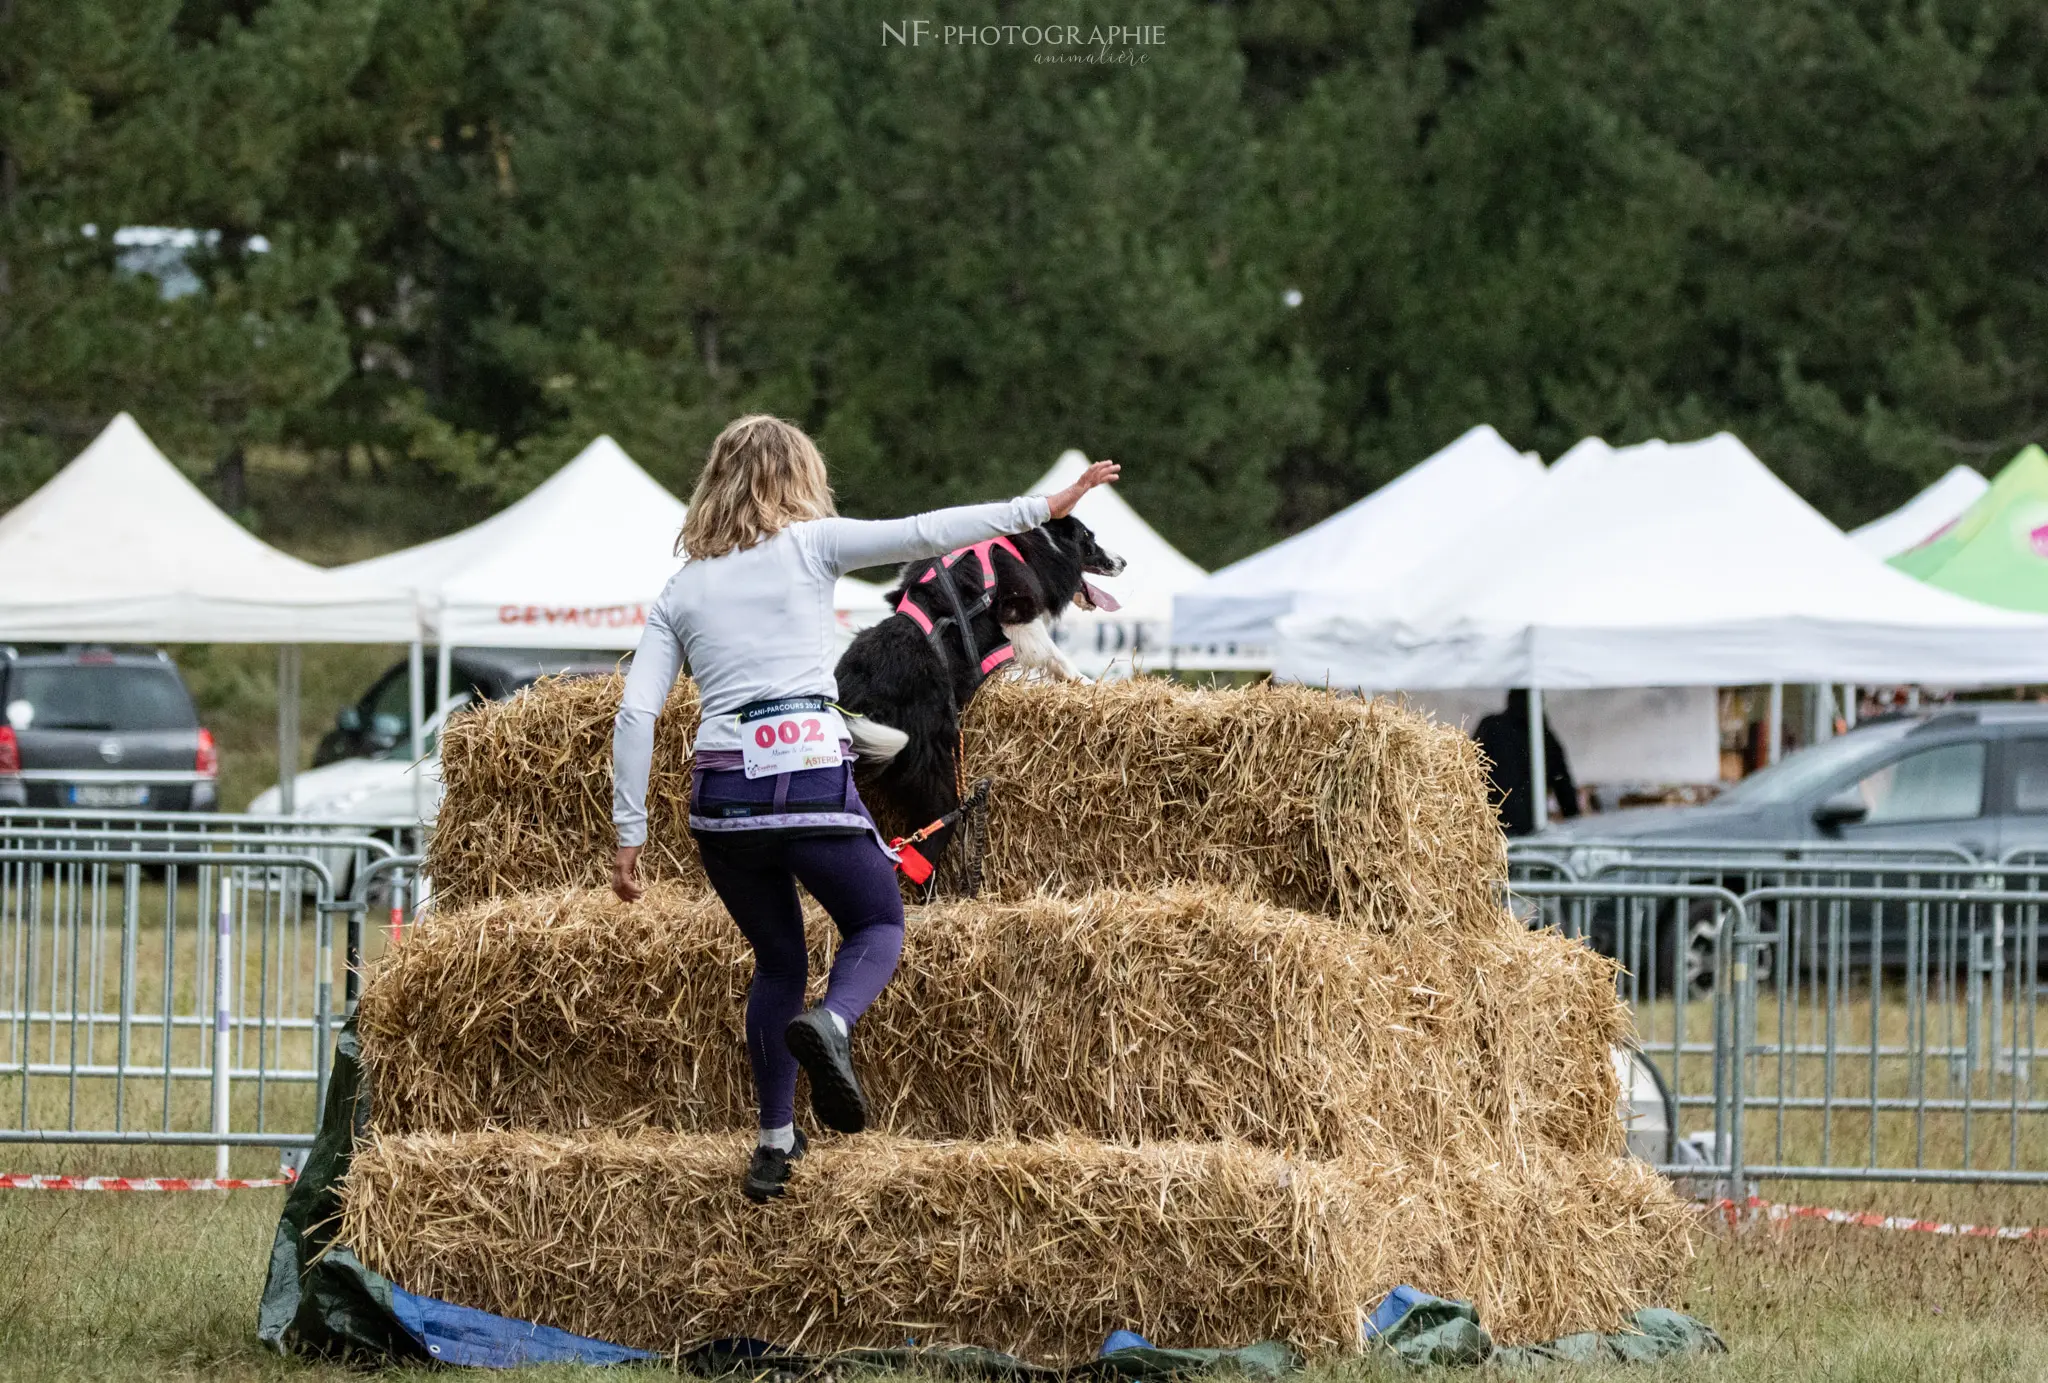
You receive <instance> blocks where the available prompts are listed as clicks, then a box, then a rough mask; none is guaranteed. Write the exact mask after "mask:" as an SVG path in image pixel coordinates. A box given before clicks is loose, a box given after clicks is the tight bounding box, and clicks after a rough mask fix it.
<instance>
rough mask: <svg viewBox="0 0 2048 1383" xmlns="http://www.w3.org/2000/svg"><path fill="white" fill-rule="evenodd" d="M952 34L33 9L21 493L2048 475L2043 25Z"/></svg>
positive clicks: (787, 11)
mask: <svg viewBox="0 0 2048 1383" xmlns="http://www.w3.org/2000/svg"><path fill="white" fill-rule="evenodd" d="M900 9H901V7H900V6H896V5H890V6H881V5H875V4H868V3H858V2H857V0H809V2H808V3H798V4H789V5H776V4H763V3H758V0H402V2H401V0H62V3H59V0H0V501H4V502H11V501H12V500H14V499H16V498H18V497H19V496H20V495H21V494H23V493H25V492H26V491H27V489H28V488H29V487H31V486H32V485H33V484H35V483H36V482H37V481H39V480H40V479H41V478H42V477H43V476H45V475H47V474H48V473H49V471H50V470H51V469H52V468H53V467H54V466H55V465H56V464H58V463H59V462H60V461H61V460H62V459H63V458H64V457H66V456H68V455H69V454H71V453H72V452H73V451H75V450H76V448H77V447H78V446H79V445H80V444H81V443H82V442H83V441H84V440H85V439H86V438H88V437H89V436H90V435H91V433H92V432H93V431H94V430H95V429H96V428H97V427H98V426H99V425H100V424H102V423H103V422H104V421H105V419H106V417H107V416H108V415H109V414H111V413H112V412H113V411H114V410H116V409H119V408H124V407H125V408H130V409H132V410H134V411H135V412H136V413H137V414H138V415H139V416H140V417H141V418H142V420H143V422H144V425H145V426H146V427H148V428H149V429H150V430H151V431H152V433H153V434H155V435H156V436H157V437H158V438H159V440H160V441H161V442H163V443H164V445H165V446H166V447H167V449H168V450H170V451H171V452H172V453H173V454H174V455H175V456H176V457H177V459H179V461H180V462H181V463H183V464H186V465H187V466H189V467H190V468H191V469H192V470H193V472H194V473H195V474H199V475H204V476H206V477H208V478H209V479H210V481H211V483H213V484H214V485H215V487H216V489H217V490H218V491H219V492H221V493H222V495H223V497H224V498H226V499H227V500H228V501H229V502H230V503H231V504H233V503H234V502H235V499H236V495H235V490H236V487H237V485H238V483H239V481H238V476H239V467H240V464H241V458H242V457H243V456H244V455H245V453H246V450H247V449H248V448H249V447H252V446H258V445H266V444H272V443H280V442H282V443H288V444H290V445H293V446H296V447H300V448H304V449H308V450H310V451H313V452H315V453H326V454H329V455H332V456H335V457H355V458H357V460H358V461H359V462H360V463H362V464H364V465H365V466H366V467H373V468H374V476H375V477H376V478H375V479H374V480H371V479H367V478H366V479H365V480H364V482H363V483H365V484H369V483H376V484H382V485H386V486H394V487H413V488H416V489H417V490H418V491H419V492H420V493H421V494H424V495H434V494H444V495H445V494H456V493H460V494H464V495H469V496H472V497H478V496H481V497H483V498H484V499H485V500H495V499H500V498H504V497H507V496H510V495H513V494H517V493H519V492H520V491H522V490H524V489H525V488H527V487H528V486H530V485H531V484H532V483H534V481H535V480H536V479H537V478H538V477H539V476H540V475H543V474H545V473H546V471H547V470H548V469H549V468H551V467H552V466H554V465H556V464H559V462H560V461H561V460H562V459H563V458H564V457H566V456H567V455H568V454H570V453H571V452H572V451H573V450H574V449H575V448H576V447H578V446H580V445H581V444H582V443H583V442H584V441H587V440H588V438H589V437H590V436H591V435H593V434H594V433H596V432H599V431H609V432H611V433H613V434H614V435H616V436H618V437H619V439H620V440H621V441H622V442H623V443H624V444H625V445H626V447H627V449H628V450H629V451H631V452H632V453H633V454H634V455H635V456H636V457H638V458H640V459H641V460H642V462H643V463H644V464H646V465H648V466H649V468H650V469H652V470H654V471H655V472H656V474H657V475H660V476H661V477H662V478H664V479H665V480H667V481H669V482H670V483H671V484H673V485H677V486H682V485H685V484H686V483H687V481H688V479H689V477H690V475H691V474H692V472H693V471H694V467H695V462H696V459H697V458H698V457H699V456H700V455H701V453H702V449H703V447H704V444H705V443H706V441H707V440H708V439H709V437H710V435H711V434H712V432H714V431H715V430H716V428H717V427H718V426H719V425H720V424H721V423H722V422H723V421H724V420H725V419H726V418H727V417H729V416H730V415H732V414H733V413H735V412H737V411H740V410H743V409H754V408H760V409H768V410H772V411H775V412H778V413H782V414H784V415H786V416H789V417H792V418H795V419H798V420H799V421H801V422H803V423H804V424H806V425H807V426H809V427H810V428H812V429H813V430H814V431H815V433H816V434H817V435H818V436H819V437H820V438H821V440H822V441H823V442H824V444H825V446H826V449H827V452H828V455H829V456H830V457H831V458H832V460H833V462H834V465H835V468H836V470H837V473H838V476H839V481H840V486H841V493H842V501H843V504H844V506H845V507H846V508H847V509H848V511H849V512H856V513H858V512H877V511H900V510H901V509H903V508H906V507H908V506H910V505H915V504H926V503H937V502H942V501H948V500H956V499H962V498H967V497H970V496H984V495H988V494H992V493H997V492H1001V491H1005V490H1008V489H1012V488H1014V487H1016V486H1017V485H1019V484H1020V483H1022V482H1024V481H1025V480H1027V479H1028V478H1030V477H1031V476H1032V475H1033V474H1035V473H1036V472H1037V471H1038V470H1040V469H1042V467H1043V466H1044V465H1045V464H1046V462H1047V460H1048V459H1049V458H1050V457H1051V456H1052V455H1053V454H1055V452H1057V451H1058V450H1059V449H1060V448H1062V447H1064V446H1067V445H1074V444H1079V445H1083V446H1085V447H1087V448H1088V449H1089V450H1090V451H1092V452H1094V453H1096V454H1099V455H1114V456H1117V457H1119V458H1121V459H1124V460H1126V461H1128V462H1130V463H1132V469H1131V472H1130V476H1129V482H1128V486H1127V488H1128V491H1129V493H1130V497H1131V498H1132V499H1133V501H1134V502H1136V503H1137V504H1138V505H1139V506H1140V507H1141V508H1142V509H1143V510H1144V511H1145V512H1146V513H1147V514H1148V515H1151V516H1153V517H1154V518H1155V521H1156V522H1158V523H1159V525H1160V526H1161V527H1162V528H1163V529H1164V530H1166V531H1167V533H1168V534H1169V535H1170V536H1171V537H1173V538H1174V539H1176V540H1177V541H1179V542H1180V543H1182V544H1183V545H1184V546H1185V547H1186V549H1187V550H1188V551H1189V552H1190V554H1191V555H1194V556H1195V557H1197V558H1198V559H1200V560H1204V561H1207V562H1210V563H1215V562H1220V561H1222V560H1225V559H1227V558H1230V557H1234V556H1238V555H1241V554H1243V553H1245V552H1248V551H1251V550H1253V549H1255V548H1256V547H1258V546H1261V545H1263V544H1264V543H1266V542H1268V541H1270V540H1271V539H1272V538H1273V537H1275V536H1277V534H1279V533H1280V532H1283V531H1286V530H1288V529H1291V528H1294V527H1298V526H1300V525H1301V524H1303V523H1306V522H1308V521H1310V520H1313V519H1315V518H1317V517H1319V516H1321V515H1322V514H1324V513H1327V512H1329V511H1330V510H1331V509H1333V508H1335V507H1337V506H1339V505H1341V504H1343V503H1346V502H1348V501H1350V500H1352V499H1354V498H1356V497H1357V496H1358V495H1360V494H1362V493H1364V492H1365V491H1366V490H1368V489H1369V488H1371V487H1372V486H1374V485H1376V484H1378V483H1380V482H1382V481H1384V480H1385V479H1387V478H1388V477H1390V476H1391V475H1393V474H1396V473H1398V472H1399V471H1400V470H1401V469H1402V468H1403V467H1405V466H1407V465H1408V464H1411V463H1412V462H1413V461H1414V460H1416V459H1417V458H1419V457H1420V456H1422V455H1424V454H1425V453H1427V452H1428V451H1430V450H1433V449H1434V448H1436V447H1438V446H1440V445H1442V444H1443V443H1444V442H1446V441H1448V440H1449V439H1450V438H1451V437H1453V436H1455V435H1456V434H1457V433H1458V432H1460V431H1462V430H1463V429H1464V428H1466V427H1468V426H1470V425H1471V424H1473V423H1475V422H1481V421H1486V422H1492V423H1493V424H1494V425H1495V426H1497V427H1499V428H1500V429H1501V431H1502V432H1503V433H1505V434H1506V435H1507V436H1508V437H1509V438H1511V439H1512V440H1514V441H1515V442H1516V443H1517V444H1518V445H1521V446H1525V447H1531V448H1536V449H1539V450H1541V451H1542V452H1544V453H1545V454H1546V455H1555V454H1557V453H1558V452H1560V451H1562V450H1563V449H1564V448H1565V447H1567V446H1569V445H1570V444H1571V443H1572V442H1573V441H1575V440H1577V439H1578V438H1579V437H1581V436H1583V435H1586V434H1589V433H1598V434H1600V435H1603V436H1606V437H1607V438H1609V439H1610V440H1613V441H1626V440H1635V439H1638V438H1641V437H1645V436H1651V435H1664V436H1672V437H1677V436H1690V435H1698V434H1701V433H1704V432H1707V431H1711V430H1714V429H1717V428H1729V429H1732V430H1734V431H1736V432H1738V433H1739V434H1740V435H1742V436H1743V437H1744V438H1745V439H1746V440H1748V441H1749V442H1750V444H1751V445H1752V446H1753V447H1754V448H1755V449H1756V450H1757V451H1758V452H1759V453H1760V454H1762V455H1763V456H1764V457H1765V458H1766V459H1767V460H1768V461H1770V462H1771V463H1772V464H1773V465H1774V466H1775V467H1776V468H1777V469H1778V470H1779V472H1780V473H1781V474H1782V475H1784V476H1785V477H1786V478H1787V479H1788V480H1789V481H1791V482H1792V483H1793V484H1794V485H1795V486H1796V487H1797V488H1799V489H1800V490H1801V491H1802V492H1804V493H1805V494H1807V495H1808V496H1809V497H1810V498H1812V499H1814V500H1815V502H1816V503H1818V504H1820V505H1821V506H1822V507H1823V508H1824V509H1825V510H1827V511H1828V512H1829V513H1830V514H1831V515H1832V516H1833V517H1835V518H1836V519H1837V520H1838V521H1842V522H1848V521H1851V520H1858V519H1861V518H1864V517H1868V516H1869V515H1870V514H1872V513H1875V512H1877V511H1879V510H1881V509H1882V508H1884V507H1886V506H1888V505H1890V504H1892V503H1895V502H1897V501H1898V500H1899V499H1901V498H1902V497H1903V496H1904V495H1905V494H1907V493H1909V492H1910V491H1911V490H1912V489H1913V488H1914V487H1915V486H1916V485H1918V484H1921V483H1924V482H1925V481H1926V480H1927V479H1929V478H1931V477H1932V476H1934V475H1936V474H1938V473H1939V472H1941V471H1942V470H1944V469H1946V468H1947V467H1948V466H1950V465H1953V464H1954V463H1955V462H1957V461H1958V460H1961V461H1966V462H1972V463H1978V464H1990V463H1995V462H1997V461H1999V460H2001V459H2002V458H2003V457H2004V456H2006V455H2007V454H2009V453H2010V452H2011V451H2012V450H2014V449H2016V448H2017V446H2018V445H2020V444H2021V443H2022V442H2024V441H2025V440H2028V439H2030V438H2033V437H2037V436H2039V435H2040V434H2042V433H2043V432H2044V431H2048V378H2044V374H2043V364H2044V362H2043V358H2042V357H2043V353H2044V350H2048V274H2044V272H2043V264H2044V260H2043V258H2042V255H2041V249H2040V246H2041V235H2042V227H2043V226H2044V225H2048V11H2044V10H2043V8H2042V7H2041V6H2040V5H2039V4H2038V3H2032V0H1970V2H1969V3H1962V2H1961V0H1692V2H1691V3H1687V4H1682V5H1675V4H1671V3H1669V0H1409V2H1408V3H1401V4H1395V3H1392V2H1391V0H1243V3H1239V4H1235V5H1226V4H1193V3H1165V0H1148V2H1147V3H1143V4H1129V5H1122V4H1120V5H1119V6H1114V7H1113V6H1110V5H1107V4H1103V3H1100V2H1099V0H1084V2H1083V3H1079V4H1074V3H1062V4H1054V3H1036V2H1035V0H1021V2H1019V3H997V2H996V0H984V2H983V3H965V2H964V0H962V2H961V3H940V4H938V5H936V6H934V8H933V9H932V10H931V11H929V12H928V13H927V14H926V16H925V17H926V18H928V19H929V20H930V21H931V23H932V26H933V28H932V30H931V31H930V32H932V33H935V32H936V31H937V30H938V28H939V26H942V25H946V24H954V25H967V24H975V23H983V22H986V23H990V24H995V23H1002V24H1010V25H1030V24H1047V23H1051V24H1058V25H1061V26H1066V25H1069V24H1079V25H1083V26H1095V25H1103V26H1108V25H1118V26H1125V25H1133V24H1138V23H1143V24H1146V25H1155V26H1160V28H1161V29H1162V30H1163V41H1161V42H1158V43H1155V44H1150V45H1143V46H1141V48H1140V49H1139V50H1138V51H1135V52H1126V53H1125V55H1124V56H1125V58H1126V59H1127V60H1125V61H1119V62H1115V63H1103V62H1094V63H1086V62H1072V61H1066V62H1049V61H1042V60H1041V59H1042V58H1044V57H1045V56H1047V50H1046V49H1045V48H1044V47H1043V46H1042V45H1041V46H1040V47H1037V48H1034V47H1031V46H1029V45H1025V44H1021V43H1011V44H998V45H993V46H989V45H983V44H977V43H963V42H950V43H949V42H941V41H937V40H936V39H935V38H933V37H931V36H927V37H926V38H925V39H924V41H923V42H921V43H917V44H910V43H903V42H895V41H892V40H891V39H890V38H889V37H888V33H887V31H886V30H885V25H890V24H896V25H900V24H901V23H902V22H903V21H904V19H905V18H906V15H905V14H904V13H900V12H899V11H900ZM1069 55H1070V56H1071V55H1072V54H1071V50H1069ZM1139 59H1142V60H1139ZM135 226H158V227H175V228H185V229H190V230H194V231H198V232H201V233H202V234H201V235H200V237H199V238H198V240H197V243H196V244H194V245H193V246H192V247H191V248H190V250H189V252H188V253H187V256H186V260H187V265H188V267H189V268H190V270H191V271H192V273H193V274H195V275H196V276H197V282H196V284H195V285H193V286H194V287H195V288H196V290H197V291H190V292H182V293H167V291H166V289H165V287H164V286H163V283H162V282H161V281H160V278H159V277H153V276H152V275H151V274H150V273H147V272H139V271H138V268H137V261H136V258H135V255H134V252H133V251H132V249H129V250H124V248H123V247H122V246H121V245H118V244H116V243H115V242H116V234H115V233H116V231H117V230H119V229H120V228H123V227H135ZM88 227H90V228H91V230H90V232H88V230H87V228H88Z"/></svg>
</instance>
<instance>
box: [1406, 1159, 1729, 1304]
mask: <svg viewBox="0 0 2048 1383" xmlns="http://www.w3.org/2000/svg"><path fill="white" fill-rule="evenodd" d="M1373 1170H1374V1169H1371V1168H1368V1169H1366V1171H1367V1174H1368V1175H1369V1174H1371V1173H1372V1171H1373ZM1418 1172H1419V1175H1418V1176H1416V1178H1415V1179H1414V1180H1413V1181H1412V1182H1411V1183H1409V1190H1410V1192H1411V1193H1412V1194H1413V1195H1414V1196H1415V1197H1416V1198H1417V1199H1418V1200H1419V1201H1420V1202H1421V1204H1418V1205H1416V1206H1414V1207H1413V1208H1412V1213H1411V1214H1409V1216H1408V1217H1407V1219H1406V1221H1405V1225H1406V1232H1407V1233H1408V1234H1409V1235H1410V1236H1412V1237H1411V1238H1410V1240H1409V1242H1408V1243H1407V1244H1405V1245H1404V1246H1403V1252H1405V1253H1407V1254H1409V1255H1412V1256H1413V1258H1414V1260H1415V1261H1416V1262H1417V1263H1419V1264H1430V1263H1435V1264H1439V1265H1441V1270H1442V1273H1443V1275H1442V1276H1441V1277H1438V1278H1425V1277H1417V1278H1415V1279H1413V1280H1414V1281H1416V1282H1417V1283H1418V1284H1419V1285H1422V1286H1425V1287H1427V1288H1428V1290H1430V1291H1433V1292H1436V1293H1437V1294H1439V1295H1441V1296H1447V1297H1454V1298H1457V1299H1459V1300H1461V1301H1470V1302H1472V1303H1473V1304H1474V1305H1475V1306H1477V1307H1478V1309H1479V1319H1480V1320H1481V1321H1484V1322H1485V1323H1486V1327H1487V1329H1489V1330H1490V1331H1492V1332H1493V1334H1494V1336H1495V1338H1496V1339H1498V1340H1500V1341H1501V1342H1502V1343H1504V1344H1529V1343H1533V1342H1536V1341H1540V1340H1551V1339H1556V1338H1558V1337H1559V1336H1561V1335H1569V1334H1575V1333H1577V1332H1579V1331H1583V1330H1614V1329H1616V1328H1617V1327H1618V1326H1619V1325H1620V1323H1621V1322H1622V1321H1624V1320H1625V1319H1626V1318H1627V1317H1628V1316H1629V1315H1631V1314H1633V1313H1634V1312H1635V1311H1637V1310H1640V1309H1641V1308H1642V1307H1644V1306H1651V1305H1667V1304H1669V1303H1670V1302H1672V1301H1673V1300H1674V1298H1675V1296H1676V1294H1677V1292H1678V1291H1679V1289H1680V1288H1681V1287H1682V1286H1683V1285H1684V1282H1685V1279H1686V1277H1687V1275H1688V1273H1689V1271H1690V1269H1691V1265H1692V1260H1693V1254H1694V1239H1695V1237H1696V1236H1697V1233H1698V1231H1699V1228H1700V1216H1699V1212H1698V1210H1697V1209H1696V1208H1695V1207H1693V1206H1692V1205H1690V1204H1688V1203H1687V1202H1685V1201H1683V1200H1681V1199H1679V1197H1678V1195H1677V1194H1676V1193H1675V1192H1674V1191H1673V1190H1672V1189H1671V1184H1670V1183H1669V1182H1667V1181H1666V1180H1665V1179H1664V1178H1663V1177H1661V1176H1659V1175H1657V1173H1656V1172H1655V1171H1654V1170H1653V1169H1652V1168H1650V1167H1649V1166H1648V1165H1647V1164H1645V1163H1642V1162H1638V1161H1636V1160H1635V1159H1633V1158H1629V1157H1610V1156H1606V1155H1601V1154H1590V1155H1589V1154H1584V1153H1568V1152H1565V1151H1562V1150H1560V1149H1557V1148H1546V1147H1542V1146H1537V1145H1529V1146H1525V1147H1523V1148H1522V1149H1520V1150H1518V1152H1517V1155H1516V1156H1515V1157H1513V1158H1511V1159H1503V1160H1498V1161H1491V1162H1489V1161H1486V1160H1483V1159H1482V1158H1480V1157H1474V1156H1471V1155H1470V1149H1469V1148H1447V1149H1446V1150H1445V1151H1444V1154H1443V1156H1441V1157H1440V1158H1438V1159H1437V1160H1436V1161H1435V1162H1434V1163H1433V1164H1426V1165H1424V1166H1423V1167H1421V1168H1418ZM1439 1284H1440V1285H1439Z"/></svg>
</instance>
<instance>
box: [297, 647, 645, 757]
mask: <svg viewBox="0 0 2048 1383" xmlns="http://www.w3.org/2000/svg"><path fill="white" fill-rule="evenodd" d="M438 656H439V655H438V651H437V650H435V649H432V648H429V649H428V650H427V651H426V665H425V676H426V689H425V696H426V699H427V700H432V698H433V695H434V692H433V685H434V676H435V672H434V663H435V659H436V658H437V657H438ZM619 663H620V655H619V654H616V653H607V652H604V651H602V650H597V649H588V648H458V649H456V650H455V652H454V653H453V654H451V655H450V657H449V659H448V671H449V677H448V694H449V695H450V696H451V697H460V696H461V695H462V694H463V693H464V692H467V693H468V694H469V696H470V697H471V698H472V699H474V700H478V701H502V700H504V699H505V698H506V697H508V696H510V695H512V693H513V692H516V691H518V690H519V689H520V688H521V687H524V686H529V685H531V684H532V683H534V682H536V681H538V680H539V679H541V678H542V677H549V676H556V675H563V676H571V677H587V676H594V675H597V674H601V673H608V672H612V671H615V670H616V669H617V668H618V666H619ZM411 699H412V689H411V685H410V679H409V676H408V673H407V665H406V664H405V663H402V662H401V663H394V664H393V665H392V666H391V669H390V670H389V671H387V672H386V673H385V674H384V675H383V676H382V677H379V678H378V679H377V680H376V682H375V683H373V684H372V685H371V687H370V689H369V690H368V691H366V692H364V693H363V695H362V699H361V700H359V701H357V702H356V704H355V705H353V706H344V707H342V708H341V711H340V713H339V714H337V715H336V716H335V717H334V728H333V729H332V730H329V731H328V732H327V733H326V734H324V735H322V736H321V737H320V745H319V747H318V748H317V749H315V750H314V752H313V764H314V767H316V768H317V767H319V766H321V765H323V764H331V763H334V762H336V761H338V760H341V759H363V758H369V757H370V756H372V755H375V754H382V753H383V752H384V751H386V750H388V749H391V748H394V747H395V746H397V745H399V744H402V743H404V742H405V741H406V740H407V739H408V738H409V737H410V736H411V734H412V715H411ZM427 714H428V716H429V717H430V721H429V723H431V717H432V715H433V708H432V707H431V706H429V707H428V708H427Z"/></svg>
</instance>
